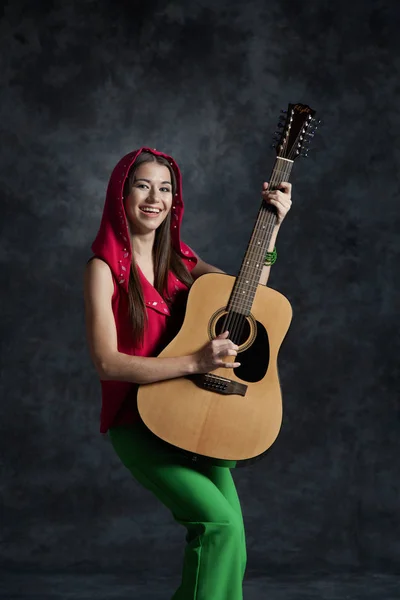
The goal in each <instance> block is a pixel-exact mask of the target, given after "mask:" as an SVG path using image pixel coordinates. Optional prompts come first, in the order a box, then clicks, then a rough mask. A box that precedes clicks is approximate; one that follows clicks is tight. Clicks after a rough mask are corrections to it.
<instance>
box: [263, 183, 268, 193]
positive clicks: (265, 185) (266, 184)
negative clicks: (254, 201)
mask: <svg viewBox="0 0 400 600" xmlns="http://www.w3.org/2000/svg"><path fill="white" fill-rule="evenodd" d="M268 186H269V183H268V181H264V183H263V191H265V190H267V189H268Z"/></svg>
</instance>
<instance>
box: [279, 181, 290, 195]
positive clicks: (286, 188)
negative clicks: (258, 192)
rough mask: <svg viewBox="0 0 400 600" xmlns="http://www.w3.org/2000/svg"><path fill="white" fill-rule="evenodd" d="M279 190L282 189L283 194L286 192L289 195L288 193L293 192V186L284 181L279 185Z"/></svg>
mask: <svg viewBox="0 0 400 600" xmlns="http://www.w3.org/2000/svg"><path fill="white" fill-rule="evenodd" d="M279 189H280V190H281V191H282V192H284V193H286V194H288V193H290V192H291V191H292V184H291V183H289V182H288V181H282V182H281V183H280V184H279Z"/></svg>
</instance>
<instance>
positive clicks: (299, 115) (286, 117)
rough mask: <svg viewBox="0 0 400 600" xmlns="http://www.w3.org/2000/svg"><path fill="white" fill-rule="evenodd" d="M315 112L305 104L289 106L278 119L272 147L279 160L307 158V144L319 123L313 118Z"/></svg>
mask: <svg viewBox="0 0 400 600" xmlns="http://www.w3.org/2000/svg"><path fill="white" fill-rule="evenodd" d="M314 116H315V110H313V109H312V108H310V107H309V106H307V105H306V104H289V105H288V109H287V110H282V111H281V115H280V117H279V123H278V127H280V128H281V131H276V132H275V136H274V145H273V147H274V148H276V154H277V156H278V157H279V158H287V159H288V160H295V159H296V158H297V157H298V156H307V152H308V150H309V146H308V144H309V142H310V141H311V139H312V138H313V137H314V135H315V130H316V129H317V128H318V125H319V124H320V121H317V120H316V119H315V118H314Z"/></svg>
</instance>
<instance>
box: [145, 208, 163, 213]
mask: <svg viewBox="0 0 400 600" xmlns="http://www.w3.org/2000/svg"><path fill="white" fill-rule="evenodd" d="M140 210H142V211H143V212H152V213H157V214H158V213H159V212H161V211H160V209H159V208H147V207H142V208H141V209H140Z"/></svg>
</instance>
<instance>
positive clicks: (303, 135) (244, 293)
mask: <svg viewBox="0 0 400 600" xmlns="http://www.w3.org/2000/svg"><path fill="white" fill-rule="evenodd" d="M281 113H282V114H281V117H280V122H279V124H278V126H279V127H280V131H278V132H276V134H275V138H276V140H275V141H276V143H275V147H276V155H277V156H276V160H275V164H274V167H273V170H272V173H271V176H270V179H269V182H270V183H269V188H270V189H271V190H274V189H277V188H278V187H279V184H280V183H281V182H282V181H288V180H289V177H290V173H291V170H292V166H293V163H294V161H295V160H296V158H297V157H298V156H300V155H303V156H304V155H306V152H307V144H308V142H309V140H310V138H311V137H313V135H314V132H315V129H316V127H317V123H316V119H315V117H314V115H315V111H314V110H312V109H311V108H310V107H309V106H307V105H303V104H289V105H288V109H287V111H281ZM275 224H276V212H275V208H274V207H273V206H272V205H270V204H268V203H266V202H265V201H264V200H263V201H262V204H261V207H260V209H259V212H258V215H257V218H256V222H255V225H254V228H253V230H252V233H251V237H250V241H249V243H248V246H247V250H246V252H245V255H244V258H243V261H242V264H241V267H240V271H239V274H238V276H237V277H233V276H231V275H227V274H222V273H207V274H205V275H202V276H201V277H199V278H198V279H197V280H196V281H195V282H194V283H193V285H192V287H191V288H190V291H189V294H188V299H187V305H186V312H185V318H184V322H183V325H182V327H181V329H180V331H179V333H178V334H177V335H176V337H175V338H174V339H173V340H172V341H171V342H170V343H169V344H168V346H166V347H165V348H164V350H163V351H162V352H161V353H160V354H159V356H160V357H176V356H185V355H188V354H193V353H195V352H197V351H198V350H200V348H202V347H203V346H204V345H205V344H206V343H207V342H209V341H210V340H212V339H214V338H215V337H216V336H217V335H218V334H220V333H221V332H223V331H226V330H228V331H229V339H231V340H232V341H233V342H234V343H235V344H237V345H238V346H239V350H238V356H237V358H235V357H232V356H230V357H227V358H225V359H224V360H225V361H226V362H227V361H228V360H231V361H233V362H235V360H236V361H237V362H240V363H241V365H240V367H238V368H235V369H226V368H218V369H216V370H214V371H212V372H210V373H206V374H196V375H191V376H188V377H179V378H176V379H170V380H164V381H158V382H155V383H149V384H144V385H141V386H140V387H139V390H138V409H139V413H140V416H141V418H142V420H143V421H144V423H145V425H146V426H147V427H148V428H149V429H150V431H152V432H153V433H154V434H155V435H156V436H158V437H159V438H161V439H162V440H164V441H165V442H167V443H168V444H171V445H173V446H175V447H177V448H179V449H181V450H182V451H185V452H186V453H190V454H191V455H192V456H193V460H197V458H201V459H206V460H209V461H211V462H212V461H213V460H216V459H219V460H232V461H238V463H237V466H243V464H244V463H248V462H254V460H256V459H258V458H259V457H261V456H263V455H264V453H265V452H266V451H267V450H268V448H270V446H271V445H272V444H273V443H274V441H275V439H276V437H277V436H278V433H279V430H280V428H281V423H282V394H281V388H280V382H279V375H278V366H277V360H278V352H279V349H280V346H281V344H282V342H283V339H284V337H285V336H286V333H287V331H288V329H289V326H290V322H291V319H292V308H291V305H290V303H289V301H288V300H287V298H286V297H285V296H283V295H282V294H280V293H279V292H277V291H276V290H274V289H271V288H269V287H266V286H264V285H260V284H259V280H260V275H261V271H262V268H263V264H264V257H265V254H266V251H267V248H268V246H269V243H270V239H271V235H272V232H273V229H274V226H275Z"/></svg>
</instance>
